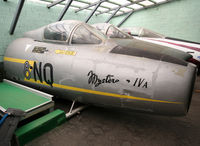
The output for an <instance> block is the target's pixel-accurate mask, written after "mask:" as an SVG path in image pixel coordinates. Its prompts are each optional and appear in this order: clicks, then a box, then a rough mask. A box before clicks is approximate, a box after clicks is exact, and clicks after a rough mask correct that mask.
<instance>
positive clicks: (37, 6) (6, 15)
mask: <svg viewBox="0 0 200 146" xmlns="http://www.w3.org/2000/svg"><path fill="white" fill-rule="evenodd" d="M17 4H18V0H17V1H16V0H8V1H7V2H4V1H3V0H1V1H0V61H2V60H3V55H4V53H5V49H6V48H7V46H8V44H9V43H10V42H11V41H12V40H14V39H16V38H18V37H21V36H23V33H24V32H26V31H29V30H32V29H36V28H39V27H41V26H44V25H47V24H49V23H52V22H55V21H57V19H58V17H59V15H60V13H61V11H62V9H63V7H60V6H55V7H52V8H51V9H48V8H47V7H46V5H47V4H41V3H36V2H33V1H28V0H26V1H25V3H24V7H23V9H22V11H21V15H20V17H19V20H18V23H17V26H16V29H15V32H14V34H13V35H10V34H9V29H10V25H11V22H12V20H13V17H14V13H15V11H16V7H17ZM89 14H90V11H87V10H84V11H80V12H78V13H74V9H71V8H70V9H69V10H68V11H67V13H66V14H65V16H64V18H63V20H64V19H75V20H81V21H84V20H85V19H86V18H87V17H88V15H89ZM104 21H105V15H99V16H95V15H93V17H92V18H91V19H90V21H89V23H98V22H104Z"/></svg>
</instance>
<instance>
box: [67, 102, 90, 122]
mask: <svg viewBox="0 0 200 146" xmlns="http://www.w3.org/2000/svg"><path fill="white" fill-rule="evenodd" d="M75 103H76V101H75V100H74V101H73V102H72V105H71V107H70V110H69V112H68V113H66V114H65V116H66V118H70V117H72V116H73V115H75V114H77V113H79V112H80V111H82V110H84V109H85V108H87V107H88V106H87V105H83V106H80V107H77V108H76V109H74V110H73V108H74V104H75Z"/></svg>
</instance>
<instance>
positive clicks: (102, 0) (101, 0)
mask: <svg viewBox="0 0 200 146" xmlns="http://www.w3.org/2000/svg"><path fill="white" fill-rule="evenodd" d="M104 1H105V0H100V1H99V2H98V3H97V4H96V7H95V8H94V9H93V10H92V12H91V13H90V15H89V16H88V18H87V19H86V20H85V23H87V22H88V21H89V20H90V18H91V17H92V15H93V14H94V13H95V11H96V10H97V9H98V7H99V6H100V5H101V3H102V2H104Z"/></svg>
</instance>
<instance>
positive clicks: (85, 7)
mask: <svg viewBox="0 0 200 146" xmlns="http://www.w3.org/2000/svg"><path fill="white" fill-rule="evenodd" d="M105 1H107V0H101V2H105ZM99 2H100V1H98V2H94V3H91V4H89V5H88V6H84V7H82V8H80V9H79V10H76V11H75V13H77V12H79V11H81V10H84V9H87V8H89V7H92V6H95V5H97V4H99Z"/></svg>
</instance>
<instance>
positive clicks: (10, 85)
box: [0, 79, 54, 118]
mask: <svg viewBox="0 0 200 146" xmlns="http://www.w3.org/2000/svg"><path fill="white" fill-rule="evenodd" d="M51 98H52V95H49V94H46V93H44V92H41V91H38V90H35V89H32V88H29V87H27V86H23V85H21V84H17V83H15V82H12V81H9V80H5V79H4V82H0V110H1V112H5V111H6V110H7V109H8V108H17V109H21V110H23V111H25V112H26V116H25V118H27V117H30V116H32V115H34V114H37V113H39V112H41V111H44V110H47V109H50V110H52V109H53V106H54V102H53V101H52V99H51Z"/></svg>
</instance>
